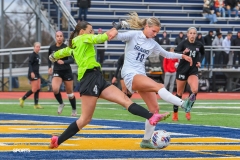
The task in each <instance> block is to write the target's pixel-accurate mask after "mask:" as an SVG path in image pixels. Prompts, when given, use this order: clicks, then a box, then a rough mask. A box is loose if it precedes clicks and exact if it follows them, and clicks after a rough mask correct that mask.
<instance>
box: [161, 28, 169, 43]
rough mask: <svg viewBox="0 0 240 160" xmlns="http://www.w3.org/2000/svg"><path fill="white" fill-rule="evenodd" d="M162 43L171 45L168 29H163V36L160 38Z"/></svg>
mask: <svg viewBox="0 0 240 160" xmlns="http://www.w3.org/2000/svg"><path fill="white" fill-rule="evenodd" d="M160 45H170V39H169V38H168V37H167V32H166V31H163V37H162V38H161V39H160Z"/></svg>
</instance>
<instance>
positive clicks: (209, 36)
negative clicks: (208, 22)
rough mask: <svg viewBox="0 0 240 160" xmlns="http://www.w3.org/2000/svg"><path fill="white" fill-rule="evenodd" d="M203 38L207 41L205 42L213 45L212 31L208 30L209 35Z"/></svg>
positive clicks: (207, 44)
mask: <svg viewBox="0 0 240 160" xmlns="http://www.w3.org/2000/svg"><path fill="white" fill-rule="evenodd" d="M203 39H204V42H205V43H204V44H205V45H206V46H212V42H213V40H214V36H213V35H212V36H211V35H210V31H209V32H208V35H206V36H205V37H204V38H203Z"/></svg>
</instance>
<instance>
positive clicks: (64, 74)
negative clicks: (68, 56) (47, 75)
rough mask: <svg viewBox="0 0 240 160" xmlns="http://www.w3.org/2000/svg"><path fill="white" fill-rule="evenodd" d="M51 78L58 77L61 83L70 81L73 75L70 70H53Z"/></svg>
mask: <svg viewBox="0 0 240 160" xmlns="http://www.w3.org/2000/svg"><path fill="white" fill-rule="evenodd" d="M53 77H60V78H62V80H63V81H72V80H73V74H72V70H71V69H67V70H54V71H53Z"/></svg>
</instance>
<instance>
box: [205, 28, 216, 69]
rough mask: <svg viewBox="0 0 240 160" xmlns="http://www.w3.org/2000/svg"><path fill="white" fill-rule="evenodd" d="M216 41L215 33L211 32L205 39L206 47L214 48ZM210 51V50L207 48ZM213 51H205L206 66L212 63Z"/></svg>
mask: <svg viewBox="0 0 240 160" xmlns="http://www.w3.org/2000/svg"><path fill="white" fill-rule="evenodd" d="M213 40H214V35H213V31H209V32H208V35H206V36H205V37H204V44H205V46H212V42H213ZM207 49H209V48H207ZM211 58H212V57H211V51H205V65H207V64H208V65H210V63H211V61H210V59H211Z"/></svg>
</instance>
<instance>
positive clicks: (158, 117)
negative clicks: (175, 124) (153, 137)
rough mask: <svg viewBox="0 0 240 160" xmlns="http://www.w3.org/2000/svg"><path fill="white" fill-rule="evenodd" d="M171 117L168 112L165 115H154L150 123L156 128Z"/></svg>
mask: <svg viewBox="0 0 240 160" xmlns="http://www.w3.org/2000/svg"><path fill="white" fill-rule="evenodd" d="M169 116H170V113H169V112H166V113H164V114H159V113H154V114H153V116H152V117H151V118H150V119H149V123H150V124H151V125H153V126H155V125H157V123H158V122H159V121H162V120H165V119H167V118H168V117H169Z"/></svg>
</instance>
